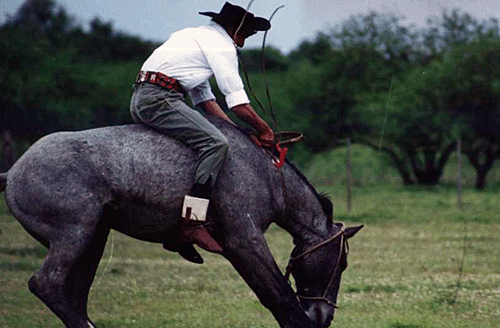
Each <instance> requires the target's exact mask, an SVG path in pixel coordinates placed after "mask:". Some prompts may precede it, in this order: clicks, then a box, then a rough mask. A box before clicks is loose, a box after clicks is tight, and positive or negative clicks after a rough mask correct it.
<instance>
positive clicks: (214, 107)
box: [198, 100, 236, 125]
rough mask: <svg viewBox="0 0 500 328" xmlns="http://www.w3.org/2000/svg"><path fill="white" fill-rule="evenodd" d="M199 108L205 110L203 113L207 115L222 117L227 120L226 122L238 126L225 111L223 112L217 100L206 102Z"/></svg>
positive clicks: (200, 104)
mask: <svg viewBox="0 0 500 328" xmlns="http://www.w3.org/2000/svg"><path fill="white" fill-rule="evenodd" d="M198 106H199V107H200V108H201V109H203V111H204V112H205V113H207V114H209V115H213V116H218V117H221V118H223V119H225V120H226V121H228V122H229V123H231V124H233V125H236V124H235V123H234V122H233V121H232V120H231V119H230V118H229V116H227V115H226V113H224V111H223V110H222V108H220V106H219V104H218V103H217V102H216V101H215V100H208V101H204V102H202V103H199V104H198Z"/></svg>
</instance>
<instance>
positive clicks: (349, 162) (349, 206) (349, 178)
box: [346, 137, 352, 213]
mask: <svg viewBox="0 0 500 328" xmlns="http://www.w3.org/2000/svg"><path fill="white" fill-rule="evenodd" d="M346 175H347V212H348V213H351V210H352V158H351V138H350V137H348V138H347V153H346Z"/></svg>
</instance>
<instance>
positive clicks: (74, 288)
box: [28, 216, 109, 328]
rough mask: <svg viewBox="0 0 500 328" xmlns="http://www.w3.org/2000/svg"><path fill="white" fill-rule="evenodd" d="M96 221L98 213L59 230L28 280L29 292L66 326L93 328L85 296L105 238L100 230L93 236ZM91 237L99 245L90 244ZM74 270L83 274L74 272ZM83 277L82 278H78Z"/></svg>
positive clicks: (105, 235)
mask: <svg viewBox="0 0 500 328" xmlns="http://www.w3.org/2000/svg"><path fill="white" fill-rule="evenodd" d="M98 220H99V217H98V216H94V217H92V218H90V217H86V221H85V224H84V223H83V222H84V221H82V220H80V221H78V222H79V223H75V224H74V225H72V226H70V228H69V229H67V228H66V229H64V230H61V231H59V233H58V238H57V239H56V240H51V241H50V248H49V252H48V254H47V257H46V258H45V260H44V262H43V263H42V266H41V267H40V269H39V270H38V271H36V272H35V274H34V275H33V277H31V279H30V281H29V283H28V286H29V289H30V291H31V292H32V293H33V294H35V295H36V296H37V297H38V298H39V299H40V300H41V301H42V302H43V303H44V304H45V305H47V307H49V308H50V309H51V310H52V312H54V313H55V314H56V315H57V316H58V317H59V318H60V319H61V321H62V322H63V323H64V324H65V325H66V327H68V328H94V325H93V324H92V323H90V321H89V319H88V316H87V312H86V305H87V296H88V290H89V289H90V284H91V283H92V279H93V276H94V274H95V269H96V268H97V264H98V262H99V258H100V255H101V254H102V249H103V248H104V244H105V241H106V237H107V233H104V232H102V231H101V232H100V234H101V235H100V237H95V236H96V235H95V233H96V231H98V230H99V229H96V224H97V221H98ZM91 222H94V224H92V223H91ZM75 232H78V233H76V234H75ZM108 232H109V230H108ZM95 240H98V241H100V245H99V246H95V245H92V241H95ZM86 264H87V265H88V267H87V268H85V269H83V267H84V266H85V265H86ZM78 270H84V273H78V274H77V273H76V272H78ZM89 275H91V277H89ZM83 276H85V277H86V278H85V279H83V280H81V281H79V280H78V278H82V277H83ZM79 284H81V285H79Z"/></svg>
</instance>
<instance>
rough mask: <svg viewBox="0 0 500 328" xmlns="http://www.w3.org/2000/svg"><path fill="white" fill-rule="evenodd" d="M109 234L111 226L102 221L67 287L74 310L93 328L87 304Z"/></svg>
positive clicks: (74, 268)
mask: <svg viewBox="0 0 500 328" xmlns="http://www.w3.org/2000/svg"><path fill="white" fill-rule="evenodd" d="M109 232H110V226H109V224H108V223H107V221H106V220H101V221H100V222H99V224H98V226H97V229H96V232H95V234H94V236H93V238H92V241H91V242H90V244H89V245H88V247H87V249H86V250H85V251H84V253H83V254H82V256H80V258H79V259H78V260H77V262H76V263H75V265H74V266H73V268H72V269H71V271H70V274H69V276H68V281H67V286H66V287H67V288H66V291H67V296H68V299H69V300H70V302H71V306H72V308H73V309H75V310H76V311H77V312H78V313H80V314H81V315H83V316H85V317H86V318H87V320H88V322H89V324H90V327H92V328H94V327H95V325H94V324H93V323H92V321H91V320H90V319H89V317H88V313H87V302H88V297H89V291H90V287H91V286H92V282H93V281H94V278H95V273H96V271H97V267H98V266H99V262H100V260H101V258H102V254H103V252H104V248H105V246H106V241H107V239H108V236H109Z"/></svg>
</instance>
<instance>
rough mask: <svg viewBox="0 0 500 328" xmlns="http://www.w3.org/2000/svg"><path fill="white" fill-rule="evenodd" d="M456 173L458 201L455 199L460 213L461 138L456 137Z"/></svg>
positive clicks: (461, 204)
mask: <svg viewBox="0 0 500 328" xmlns="http://www.w3.org/2000/svg"><path fill="white" fill-rule="evenodd" d="M457 162H458V163H457V166H458V168H457V171H458V175H457V189H458V190H457V191H458V196H457V197H458V199H457V207H458V209H459V210H460V211H461V210H462V207H463V203H462V185H463V181H462V141H461V138H460V137H458V140H457Z"/></svg>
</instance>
